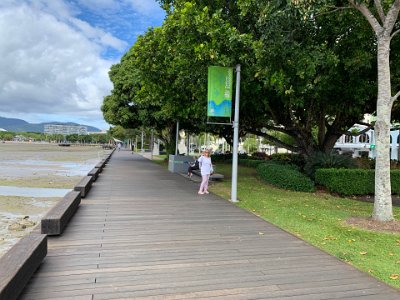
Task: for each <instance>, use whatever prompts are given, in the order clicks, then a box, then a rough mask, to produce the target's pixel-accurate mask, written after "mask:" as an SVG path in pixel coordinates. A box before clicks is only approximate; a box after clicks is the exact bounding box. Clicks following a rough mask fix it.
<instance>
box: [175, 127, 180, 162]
mask: <svg viewBox="0 0 400 300" xmlns="http://www.w3.org/2000/svg"><path fill="white" fill-rule="evenodd" d="M178 140H179V121H178V122H176V138H175V155H178Z"/></svg>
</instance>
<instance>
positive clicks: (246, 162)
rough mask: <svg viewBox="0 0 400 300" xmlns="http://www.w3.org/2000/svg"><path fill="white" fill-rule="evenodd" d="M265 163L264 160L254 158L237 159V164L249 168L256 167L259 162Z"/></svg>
mask: <svg viewBox="0 0 400 300" xmlns="http://www.w3.org/2000/svg"><path fill="white" fill-rule="evenodd" d="M263 163H265V161H264V160H255V159H239V165H243V166H246V167H250V168H256V167H257V166H258V165H259V164H263Z"/></svg>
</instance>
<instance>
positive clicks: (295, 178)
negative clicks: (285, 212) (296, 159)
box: [257, 163, 315, 192]
mask: <svg viewBox="0 0 400 300" xmlns="http://www.w3.org/2000/svg"><path fill="white" fill-rule="evenodd" d="M257 173H258V175H260V177H261V178H262V179H263V180H265V181H266V182H268V183H270V184H272V185H274V186H277V187H280V188H283V189H288V190H293V191H302V192H314V191H315V186H314V183H313V182H312V180H311V179H310V178H308V177H307V176H305V175H304V174H303V173H301V172H300V171H298V170H297V169H296V168H295V167H293V166H290V165H280V164H276V163H264V164H260V165H258V166H257Z"/></svg>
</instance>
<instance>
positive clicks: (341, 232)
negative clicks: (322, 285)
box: [210, 164, 400, 288]
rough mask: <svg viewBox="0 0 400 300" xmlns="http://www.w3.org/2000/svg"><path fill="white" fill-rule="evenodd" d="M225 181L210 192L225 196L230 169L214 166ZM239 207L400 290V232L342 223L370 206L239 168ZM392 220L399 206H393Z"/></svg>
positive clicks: (368, 210)
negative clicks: (281, 185) (282, 184)
mask: <svg viewBox="0 0 400 300" xmlns="http://www.w3.org/2000/svg"><path fill="white" fill-rule="evenodd" d="M218 173H222V174H224V175H225V178H226V180H225V181H223V182H218V183H215V184H213V185H212V186H211V187H210V190H211V191H212V192H213V193H215V194H217V195H219V196H221V197H223V198H226V199H229V198H230V188H231V181H230V174H231V167H230V165H226V164H218ZM238 198H239V200H240V202H239V203H238V206H240V207H242V208H244V209H246V210H248V211H251V212H252V213H254V214H256V215H257V216H260V217H261V218H263V219H265V220H267V221H269V222H271V223H273V224H275V225H277V226H278V227H280V228H283V229H284V230H286V231H288V232H290V233H292V234H295V235H296V236H298V237H300V238H301V239H303V240H305V241H307V242H309V243H310V244H312V245H314V246H316V247H318V248H320V249H322V250H324V251H326V252H328V253H330V254H332V255H334V256H336V257H337V258H339V259H341V260H343V261H345V262H347V263H349V264H351V265H353V266H354V267H356V268H358V269H360V270H362V271H364V272H367V273H369V274H371V275H372V276H374V277H376V278H378V279H380V280H382V281H384V282H386V283H387V284H389V285H391V286H393V287H396V288H400V234H397V233H396V234H395V233H386V232H376V231H369V230H365V229H362V228H358V227H355V226H350V225H348V224H346V222H345V221H346V220H347V219H349V218H352V217H362V218H367V217H369V216H370V215H371V213H372V209H373V204H371V203H365V202H359V201H354V200H351V199H346V198H338V197H333V196H331V195H329V194H325V193H301V192H292V191H286V190H282V189H277V188H274V187H272V186H270V185H268V184H265V183H264V182H262V181H260V180H259V179H258V178H257V175H256V171H255V169H254V168H248V167H242V166H240V167H239V176H238ZM393 210H394V214H395V216H397V219H398V218H399V216H400V208H399V207H394V209H393Z"/></svg>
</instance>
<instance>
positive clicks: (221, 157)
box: [211, 153, 249, 162]
mask: <svg viewBox="0 0 400 300" xmlns="http://www.w3.org/2000/svg"><path fill="white" fill-rule="evenodd" d="M238 158H239V159H248V158H249V156H248V155H247V154H246V153H244V154H238ZM211 160H212V162H222V161H224V162H228V161H232V153H220V154H213V155H211Z"/></svg>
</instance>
